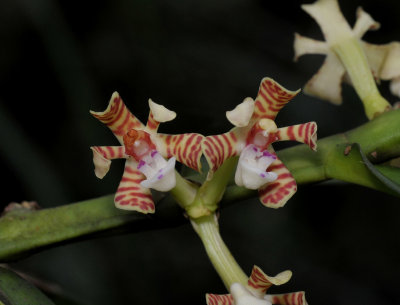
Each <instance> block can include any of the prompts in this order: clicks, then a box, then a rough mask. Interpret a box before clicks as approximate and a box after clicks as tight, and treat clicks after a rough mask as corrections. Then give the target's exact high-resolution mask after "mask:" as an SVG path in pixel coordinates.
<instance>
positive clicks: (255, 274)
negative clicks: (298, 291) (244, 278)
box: [247, 266, 292, 296]
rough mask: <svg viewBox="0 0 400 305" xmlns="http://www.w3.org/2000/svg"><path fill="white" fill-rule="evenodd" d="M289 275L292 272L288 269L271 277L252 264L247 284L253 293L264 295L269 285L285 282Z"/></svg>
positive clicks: (290, 275)
mask: <svg viewBox="0 0 400 305" xmlns="http://www.w3.org/2000/svg"><path fill="white" fill-rule="evenodd" d="M291 277H292V272H291V271H289V270H286V271H283V272H281V273H279V274H278V275H276V276H274V277H273V276H268V275H266V274H265V273H264V272H263V271H262V270H261V269H260V268H259V267H257V266H254V267H253V270H252V271H251V275H250V277H249V280H248V282H247V285H248V286H249V288H250V289H251V290H252V292H253V293H254V294H256V295H258V296H264V294H265V293H266V291H267V290H268V288H269V287H271V286H272V285H282V284H285V283H286V282H288V281H289V280H290V278H291Z"/></svg>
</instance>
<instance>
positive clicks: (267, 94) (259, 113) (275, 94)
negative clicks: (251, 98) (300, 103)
mask: <svg viewBox="0 0 400 305" xmlns="http://www.w3.org/2000/svg"><path fill="white" fill-rule="evenodd" d="M299 92H300V89H299V90H297V91H290V90H287V89H285V88H284V87H282V86H281V85H279V84H278V83H277V82H275V81H274V80H273V79H271V78H268V77H266V78H264V79H263V80H262V81H261V84H260V89H259V91H258V95H257V98H256V102H255V109H254V113H253V119H256V118H267V119H271V120H274V119H275V117H276V115H277V114H278V112H279V111H280V110H281V109H282V108H283V106H285V105H286V104H287V103H288V102H289V101H290V100H291V99H292V98H294V97H295V96H296V95H297V94H298V93H299Z"/></svg>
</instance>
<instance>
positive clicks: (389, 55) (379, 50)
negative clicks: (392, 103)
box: [362, 41, 400, 80]
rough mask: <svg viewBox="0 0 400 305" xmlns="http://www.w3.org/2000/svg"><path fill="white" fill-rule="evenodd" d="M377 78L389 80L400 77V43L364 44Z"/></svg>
mask: <svg viewBox="0 0 400 305" xmlns="http://www.w3.org/2000/svg"><path fill="white" fill-rule="evenodd" d="M362 46H363V49H364V51H365V54H366V55H367V59H368V63H369V65H370V67H371V70H372V73H373V75H374V76H375V78H379V79H383V80H389V79H393V78H396V77H399V76H400V43H399V42H397V41H396V42H392V43H388V44H384V45H374V44H370V43H366V42H363V44H362Z"/></svg>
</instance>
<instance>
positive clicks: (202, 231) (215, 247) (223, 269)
mask: <svg viewBox="0 0 400 305" xmlns="http://www.w3.org/2000/svg"><path fill="white" fill-rule="evenodd" d="M191 223H192V226H193V228H194V230H195V231H196V233H197V234H198V235H199V237H200V239H201V241H202V242H203V245H204V248H205V250H206V252H207V255H208V257H209V259H210V261H211V263H212V265H213V266H214V268H215V270H216V271H217V273H218V275H219V276H220V278H221V279H222V281H223V283H224V285H225V287H226V289H227V290H228V291H229V289H230V287H231V285H232V284H233V283H241V284H242V285H246V284H247V280H248V276H247V275H246V274H245V273H244V272H243V270H242V269H241V268H240V266H239V265H238V263H237V262H236V260H235V259H234V257H233V256H232V254H231V253H230V251H229V249H228V247H227V246H226V245H225V243H224V241H223V240H222V237H221V235H220V233H219V227H218V220H217V217H216V215H215V213H212V214H211V215H208V216H203V217H200V218H195V219H191Z"/></svg>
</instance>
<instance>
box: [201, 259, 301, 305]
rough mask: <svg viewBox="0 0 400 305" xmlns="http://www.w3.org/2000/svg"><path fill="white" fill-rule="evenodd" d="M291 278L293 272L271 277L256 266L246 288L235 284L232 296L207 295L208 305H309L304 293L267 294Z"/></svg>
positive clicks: (231, 288) (232, 288) (231, 292)
mask: <svg viewBox="0 0 400 305" xmlns="http://www.w3.org/2000/svg"><path fill="white" fill-rule="evenodd" d="M291 276H292V273H291V271H284V272H281V273H279V274H278V275H277V276H275V277H271V276H268V275H266V274H265V273H264V272H263V271H262V270H261V269H260V268H259V267H257V266H254V267H253V270H252V272H251V275H250V278H249V280H248V282H247V285H246V286H243V285H242V284H239V283H234V284H232V285H231V287H230V294H206V301H207V305H272V304H274V305H307V301H306V299H305V293H304V292H303V291H298V292H291V293H285V294H272V295H271V294H266V292H267V290H268V289H269V288H270V287H271V286H272V285H282V284H285V283H286V282H287V281H289V280H290V278H291Z"/></svg>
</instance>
